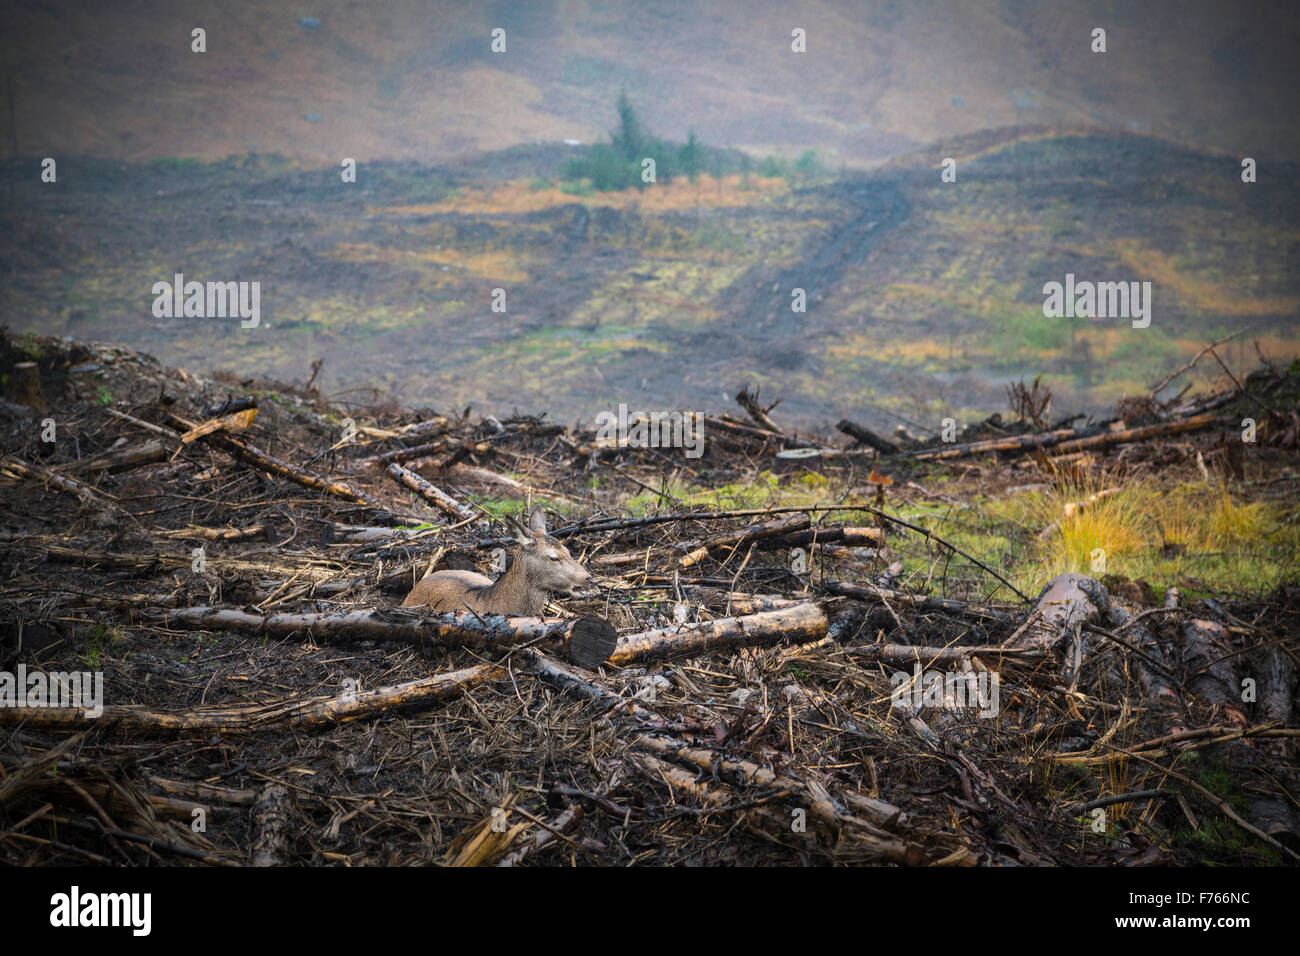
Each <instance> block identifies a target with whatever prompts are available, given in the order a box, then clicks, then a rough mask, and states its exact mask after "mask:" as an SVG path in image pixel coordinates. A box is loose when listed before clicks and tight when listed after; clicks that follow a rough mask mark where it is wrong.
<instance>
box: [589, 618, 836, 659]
mask: <svg viewBox="0 0 1300 956" xmlns="http://www.w3.org/2000/svg"><path fill="white" fill-rule="evenodd" d="M827 627H828V623H827V620H826V615H825V613H823V611H822V609H821V608H820V607H818V606H817V605H816V604H811V603H806V604H796V605H794V606H793V607H787V608H782V609H780V610H777V611H762V612H760V613H758V614H746V615H743V616H741V617H724V618H719V619H717V620H715V621H701V622H697V623H693V624H678V625H673V626H671V627H664V628H657V629H655V630H650V631H642V632H641V633H639V634H628V635H626V636H624V637H621V638H619V641H618V646H617V648H616V649H615V650H614V653H613V654H611V655H610V657H609V663H610V664H611V665H613V666H616V667H626V666H628V665H629V664H645V663H649V662H651V661H665V660H673V659H676V658H681V657H699V656H702V655H704V654H713V653H717V652H718V651H737V650H740V649H741V648H743V647H770V646H771V645H773V644H783V643H785V644H808V643H811V642H813V641H819V640H821V639H822V638H823V637H825V636H826V630H827Z"/></svg>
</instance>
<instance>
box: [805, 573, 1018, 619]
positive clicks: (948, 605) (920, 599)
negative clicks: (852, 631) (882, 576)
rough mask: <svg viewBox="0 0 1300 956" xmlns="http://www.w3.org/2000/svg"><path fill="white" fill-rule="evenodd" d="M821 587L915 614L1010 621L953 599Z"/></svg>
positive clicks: (829, 584)
mask: <svg viewBox="0 0 1300 956" xmlns="http://www.w3.org/2000/svg"><path fill="white" fill-rule="evenodd" d="M821 587H822V589H823V590H825V591H826V592H828V593H830V594H835V595H838V596H840V597H847V598H853V599H854V600H857V601H869V602H872V603H875V604H886V603H894V604H901V605H902V606H904V607H909V608H912V609H913V610H915V611H921V612H926V611H930V612H938V613H941V614H951V615H954V616H957V617H965V618H974V619H976V620H985V621H997V622H998V623H1007V622H1009V621H1010V620H1011V615H1010V614H1008V613H1007V612H1005V611H998V610H995V609H993V608H989V607H984V606H982V605H979V604H971V603H969V602H966V601H957V600H954V599H952V598H940V597H931V596H930V595H928V594H912V593H911V592H909V591H900V590H898V589H896V588H886V587H881V586H879V585H875V584H849V583H847V582H845V581H824V582H822V585H821Z"/></svg>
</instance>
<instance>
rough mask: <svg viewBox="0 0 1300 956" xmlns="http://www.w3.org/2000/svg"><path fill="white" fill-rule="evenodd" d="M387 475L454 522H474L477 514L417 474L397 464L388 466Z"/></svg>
mask: <svg viewBox="0 0 1300 956" xmlns="http://www.w3.org/2000/svg"><path fill="white" fill-rule="evenodd" d="M387 474H388V477H390V478H392V479H393V480H394V481H395V482H397V483H398V484H399V485H402V486H403V487H406V488H409V489H411V490H412V491H414V492H415V493H416V494H417V495H419V496H420V497H421V498H423V499H424V500H425V501H427V502H428V503H429V504H431V505H433V506H434V507H435V508H438V509H439V510H440V511H442V512H444V513H446V514H447V515H449V516H450V517H451V518H453V519H454V520H456V521H472V520H473V519H474V517H475V513H474V511H473V509H471V508H467V507H466V506H465V505H463V504H461V503H460V502H459V501H457V500H456V499H455V498H453V497H452V496H451V495H449V494H447V493H446V492H445V491H443V490H442V489H441V488H438V487H437V486H436V485H434V484H432V483H431V482H429V481H426V480H425V479H424V478H421V477H420V476H419V475H417V474H416V473H415V472H413V471H411V470H409V469H407V468H403V467H402V466H401V465H399V464H397V463H396V462H394V463H392V464H391V465H389V466H388V469H387Z"/></svg>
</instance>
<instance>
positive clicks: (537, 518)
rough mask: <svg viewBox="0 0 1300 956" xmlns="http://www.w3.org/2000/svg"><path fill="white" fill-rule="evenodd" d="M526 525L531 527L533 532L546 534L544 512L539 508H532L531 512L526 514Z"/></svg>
mask: <svg viewBox="0 0 1300 956" xmlns="http://www.w3.org/2000/svg"><path fill="white" fill-rule="evenodd" d="M528 527H529V528H530V529H532V532H533V534H537V535H542V534H546V513H545V512H544V511H542V509H541V508H534V509H533V513H532V514H530V515H529V516H528Z"/></svg>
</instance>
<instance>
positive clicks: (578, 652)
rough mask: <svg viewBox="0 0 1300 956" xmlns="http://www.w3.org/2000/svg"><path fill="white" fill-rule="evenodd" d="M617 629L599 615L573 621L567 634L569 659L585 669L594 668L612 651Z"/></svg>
mask: <svg viewBox="0 0 1300 956" xmlns="http://www.w3.org/2000/svg"><path fill="white" fill-rule="evenodd" d="M617 645H618V631H616V630H614V625H612V624H610V623H609V621H606V620H604V619H603V618H599V617H582V618H578V620H576V621H574V622H573V629H572V631H571V632H570V634H569V644H568V649H569V660H571V661H572V662H573V663H575V664H577V665H578V666H579V667H582V668H585V669H586V670H594V669H595V668H597V667H599V666H600V665H601V664H603V663H605V661H607V660H609V656H610V655H611V654H613V653H614V648H615V647H616V646H617Z"/></svg>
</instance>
